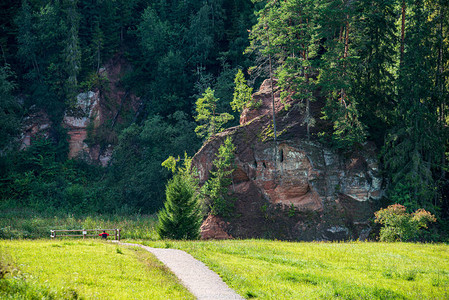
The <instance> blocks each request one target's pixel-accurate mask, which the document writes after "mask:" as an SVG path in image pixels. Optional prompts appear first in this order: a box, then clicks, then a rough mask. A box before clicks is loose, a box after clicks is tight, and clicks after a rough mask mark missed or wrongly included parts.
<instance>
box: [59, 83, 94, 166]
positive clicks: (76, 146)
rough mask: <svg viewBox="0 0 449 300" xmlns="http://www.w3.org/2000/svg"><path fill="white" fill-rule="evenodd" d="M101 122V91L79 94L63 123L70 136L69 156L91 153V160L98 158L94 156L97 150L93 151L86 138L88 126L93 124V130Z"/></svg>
mask: <svg viewBox="0 0 449 300" xmlns="http://www.w3.org/2000/svg"><path fill="white" fill-rule="evenodd" d="M101 122H102V120H101V113H100V97H99V91H97V92H92V91H89V92H87V93H81V94H79V95H78V96H77V98H76V104H75V106H74V107H73V108H71V110H70V111H67V112H66V114H65V115H64V119H63V125H64V127H66V128H67V130H68V131H67V133H68V135H69V136H70V140H69V149H70V150H69V158H73V157H77V156H79V155H80V154H82V153H84V154H86V155H89V158H90V160H97V157H96V156H94V155H95V154H96V153H94V152H96V151H91V149H90V148H89V145H88V144H87V143H86V142H85V140H86V139H87V134H88V127H89V126H91V128H92V130H93V129H94V128H97V127H98V126H99V125H100V124H101ZM92 150H93V149H92Z"/></svg>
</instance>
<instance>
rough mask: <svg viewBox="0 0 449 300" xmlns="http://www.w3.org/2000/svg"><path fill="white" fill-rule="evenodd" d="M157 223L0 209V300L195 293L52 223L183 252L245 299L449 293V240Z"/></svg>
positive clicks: (163, 272)
mask: <svg viewBox="0 0 449 300" xmlns="http://www.w3.org/2000/svg"><path fill="white" fill-rule="evenodd" d="M155 222H156V217H155V216H143V215H134V216H128V217H126V216H117V215H115V216H106V215H103V216H102V215H98V216H84V217H83V216H74V215H58V216H39V215H34V214H33V213H32V212H28V213H27V212H25V213H24V212H23V211H6V212H5V211H4V212H0V299H78V298H79V299H192V298H193V297H192V295H190V294H189V293H188V292H187V291H186V290H185V289H184V288H183V287H182V286H181V285H180V284H179V282H178V281H177V279H176V278H175V277H174V275H173V274H172V273H171V272H169V271H168V270H167V269H166V268H165V267H164V266H163V265H162V264H161V263H160V262H158V261H157V260H156V259H155V258H154V257H153V256H152V255H151V254H150V253H147V252H145V251H144V250H141V249H135V248H133V247H125V246H117V245H116V244H113V243H111V242H109V241H108V242H103V241H101V240H100V239H99V238H97V239H91V240H89V239H88V240H82V239H80V238H63V239H56V240H50V239H49V235H50V229H83V228H84V229H99V228H121V229H122V240H123V241H125V242H126V241H130V242H134V243H141V244H144V245H148V246H152V247H160V248H176V249H181V250H184V251H186V252H188V253H190V254H192V255H193V256H194V257H196V258H197V259H199V260H201V261H202V262H204V263H205V264H206V265H207V266H209V267H210V268H211V269H212V270H214V271H215V272H217V273H218V274H219V275H220V276H221V277H222V278H223V279H224V281H225V282H226V283H227V284H228V285H229V286H230V287H231V288H232V289H234V290H235V291H236V292H237V293H239V294H240V295H242V296H243V297H244V298H246V299H276V300H277V299H449V245H447V244H419V243H376V242H366V243H365V242H345V243H324V242H315V243H305V242H283V241H269V240H228V241H168V240H166V241H164V240H158V236H157V234H156V233H155V231H154V225H155ZM2 270H3V271H4V270H7V271H8V272H7V273H6V275H5V276H4V278H3V279H1V278H2V276H3V275H2Z"/></svg>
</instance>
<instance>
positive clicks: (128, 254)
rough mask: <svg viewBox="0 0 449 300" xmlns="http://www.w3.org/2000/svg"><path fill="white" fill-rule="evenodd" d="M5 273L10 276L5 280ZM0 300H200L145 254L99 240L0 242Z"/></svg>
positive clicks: (150, 256)
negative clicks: (3, 275)
mask: <svg viewBox="0 0 449 300" xmlns="http://www.w3.org/2000/svg"><path fill="white" fill-rule="evenodd" d="M2 266H3V267H2ZM2 269H3V270H5V269H8V271H9V272H8V273H7V274H6V276H5V278H4V279H1V277H2V276H1V273H2V272H1V270H2ZM0 299H164V300H165V299H194V298H193V296H192V295H191V294H190V293H189V292H188V291H187V290H186V289H185V288H184V287H183V286H182V285H180V284H179V283H178V280H177V279H176V278H175V276H174V275H173V274H172V273H170V272H169V271H168V270H167V269H166V268H165V267H164V266H163V265H162V264H161V263H160V262H159V261H157V260H156V259H155V258H154V257H153V256H152V255H151V254H150V253H148V252H146V251H143V250H140V249H135V248H129V247H119V246H117V245H114V244H112V243H104V242H100V241H94V240H86V241H48V240H47V241H45V240H34V241H25V240H19V241H6V240H0Z"/></svg>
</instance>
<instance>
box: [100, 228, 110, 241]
mask: <svg viewBox="0 0 449 300" xmlns="http://www.w3.org/2000/svg"><path fill="white" fill-rule="evenodd" d="M99 236H101V238H102V239H105V240H107V239H108V236H109V233H106V231H104V230H103V232H102V233H100V234H99Z"/></svg>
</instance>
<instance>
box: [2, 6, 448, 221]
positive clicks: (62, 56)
mask: <svg viewBox="0 0 449 300" xmlns="http://www.w3.org/2000/svg"><path fill="white" fill-rule="evenodd" d="M0 8H1V9H0V31H1V34H0V46H1V49H0V50H1V52H0V55H1V56H0V65H1V68H0V94H1V98H0V100H1V102H0V106H1V108H0V131H1V132H0V148H1V156H0V165H1V167H0V188H1V207H2V208H5V209H6V208H12V207H22V206H24V207H31V208H33V209H36V210H38V211H50V212H54V211H60V212H61V211H62V212H70V213H96V212H109V213H113V212H115V213H134V212H139V211H140V212H144V213H153V212H155V211H156V210H157V209H159V208H160V207H161V205H162V202H163V200H164V190H165V184H166V181H167V179H168V178H169V177H170V174H169V172H168V171H167V170H166V169H164V168H163V167H162V166H161V163H162V162H163V161H164V160H165V159H166V158H167V157H168V156H170V155H172V156H175V157H176V156H178V155H181V156H183V155H184V152H186V153H187V154H188V155H190V156H192V155H193V154H194V153H195V152H196V151H197V150H198V149H199V148H200V146H201V144H202V143H203V142H204V140H201V139H200V138H198V137H197V135H196V134H195V128H196V127H197V125H198V124H197V123H195V116H196V114H197V113H196V110H195V109H196V102H197V99H199V98H201V97H206V96H205V95H207V93H205V92H206V91H209V93H211V92H214V94H213V95H214V97H216V98H218V99H219V100H218V102H217V105H216V110H217V111H218V112H219V113H228V114H229V115H232V116H234V120H233V121H231V122H229V123H227V125H226V126H233V125H237V124H238V119H239V116H238V112H234V111H232V109H231V106H230V105H229V103H230V102H231V101H233V100H234V99H235V95H234V88H235V83H234V78H235V77H236V74H237V71H238V70H239V69H240V70H243V73H244V74H245V76H246V79H247V80H248V85H250V86H251V87H253V88H254V91H256V90H257V88H258V85H259V84H260V83H261V80H262V79H265V78H269V77H272V78H275V79H276V80H277V83H278V88H280V89H281V95H282V97H283V98H284V99H285V100H286V101H287V100H289V103H290V102H291V101H292V100H293V102H294V103H295V104H294V105H296V106H298V107H300V109H301V110H302V111H303V113H302V116H303V117H302V119H301V120H298V121H300V122H302V124H303V125H304V126H305V127H306V128H307V138H308V139H319V140H320V141H322V142H325V143H327V144H330V145H332V147H334V149H336V151H339V152H341V153H346V152H351V151H357V149H359V148H360V145H362V144H363V143H365V142H366V141H373V142H375V144H376V145H377V148H378V149H379V157H380V160H381V162H382V165H383V174H384V178H385V188H386V194H385V203H401V204H404V205H406V206H407V207H408V208H410V209H413V210H416V209H417V208H425V209H428V210H430V211H432V212H433V213H436V214H437V216H438V217H439V219H440V220H444V219H447V218H448V216H449V215H448V214H449V200H448V194H449V184H448V178H449V176H448V174H447V171H448V170H447V168H448V164H447V150H448V132H447V125H448V121H449V120H448V105H449V32H448V31H449V1H447V0H435V1H409V0H385V1H367V0H357V1H350V0H281V1H277V0H267V1H257V0H253V1H251V0H201V1H198V0H195V1H193V0H155V1H149V0H115V1H108V0H54V1H43V0H23V1H5V0H3V1H1V2H0ZM117 58H120V60H121V61H126V62H127V64H128V65H129V66H130V68H129V71H127V72H126V74H124V75H123V76H122V77H121V78H120V82H119V86H120V88H121V89H122V90H123V91H126V93H132V94H133V95H135V97H136V98H138V99H139V100H140V103H139V107H138V109H137V110H136V111H131V112H126V113H125V112H123V113H122V115H120V122H119V124H116V122H115V119H114V120H109V123H106V124H107V126H105V128H106V127H107V130H98V131H97V132H96V140H95V141H96V142H97V143H99V144H102V143H103V144H108V145H109V144H111V145H112V147H113V148H114V152H113V155H112V160H111V161H110V163H109V165H108V166H107V167H104V168H103V167H99V166H97V165H95V164H92V163H90V164H89V163H86V162H85V161H83V160H81V159H76V158H75V159H68V156H67V154H68V144H69V142H68V135H67V129H66V128H64V127H63V126H62V125H61V122H62V119H63V117H64V113H65V112H66V111H67V110H69V109H70V108H73V105H74V102H75V101H76V96H77V95H78V94H79V93H81V92H87V91H100V93H101V92H102V91H103V92H106V90H107V85H105V84H104V82H106V81H107V80H108V78H103V77H102V75H101V74H102V69H103V68H104V67H105V66H106V65H108V64H111V63H112V62H113V61H116V60H117ZM239 74H240V75H239V76H240V79H239V80H240V81H238V80H236V83H237V85H239V84H240V88H241V87H242V84H243V83H242V82H243V81H242V77H241V76H242V74H241V73H239ZM238 82H240V83H238ZM207 88H210V90H207ZM238 88H239V87H236V91H237V90H238ZM234 101H235V100H234ZM314 104H319V105H318V106H320V107H322V110H321V112H320V113H315V114H314V113H313V112H312V109H311V106H313V105H314ZM235 105H236V104H235V103H234V106H235ZM245 105H246V103H243V106H245ZM315 106H316V105H315ZM36 110H42V111H45V112H46V114H48V118H49V119H50V121H51V124H52V125H51V128H50V129H49V131H48V132H49V133H48V136H45V137H41V138H39V137H35V138H34V140H33V142H32V143H31V145H30V146H29V147H27V148H26V149H24V150H19V149H20V145H19V144H20V143H19V142H18V141H19V137H20V135H21V132H22V125H21V124H23V122H24V120H25V119H26V118H27V117H28V116H29V115H30V112H31V111H36ZM240 110H241V109H240ZM237 111H239V109H237ZM119 112H120V110H119ZM118 114H119V113H117V115H118ZM317 121H322V122H321V123H322V124H326V125H325V126H322V128H319V129H320V130H319V131H320V133H319V134H312V133H311V132H315V131H313V130H311V128H312V127H314V126H316V125H317ZM103 144H102V145H103ZM443 223H444V222H443Z"/></svg>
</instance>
